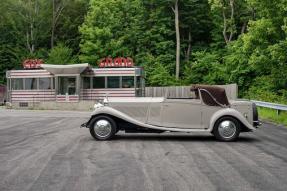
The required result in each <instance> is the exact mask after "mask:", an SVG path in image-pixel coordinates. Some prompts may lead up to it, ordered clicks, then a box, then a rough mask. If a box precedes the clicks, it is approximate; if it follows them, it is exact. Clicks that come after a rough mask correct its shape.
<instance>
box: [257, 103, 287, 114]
mask: <svg viewBox="0 0 287 191" xmlns="http://www.w3.org/2000/svg"><path fill="white" fill-rule="evenodd" d="M251 101H252V102H254V103H255V104H256V105H257V106H259V107H264V108H269V109H274V110H276V111H277V115H279V114H280V112H281V111H287V105H283V104H278V103H270V102H264V101H257V100H251Z"/></svg>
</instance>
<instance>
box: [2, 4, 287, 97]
mask: <svg viewBox="0 0 287 191" xmlns="http://www.w3.org/2000/svg"><path fill="white" fill-rule="evenodd" d="M53 2H54V7H53ZM176 2H177V3H178V25H179V28H178V29H179V37H180V39H178V41H177V40H176V23H177V22H175V12H174V8H175V3H176ZM286 5H287V1H286V0H275V1H269V0H241V1H238V0H176V1H175V0H168V1H167V0H53V1H45V0H25V1H24V0H2V1H1V5H0V11H1V15H0V32H1V36H0V76H1V77H0V83H4V81H5V71H6V70H9V69H12V68H20V67H21V62H22V61H23V60H24V59H26V58H42V59H44V61H45V62H46V63H54V64H61V63H65V64H66V63H75V62H80V61H81V62H88V63H90V64H92V65H94V66H96V65H97V63H98V62H99V60H100V59H101V58H103V57H107V56H112V57H117V56H123V57H124V56H129V57H132V58H133V59H134V61H135V63H136V65H138V66H143V67H144V68H145V71H146V84H147V85H152V86H167V85H189V84H191V83H208V84H225V83H237V84H238V85H239V90H240V91H239V92H240V96H243V97H249V98H254V99H261V100H266V101H278V102H286V100H287V99H286V98H287V90H286V87H287V75H286V73H287V56H286V55H287V54H286V50H287V19H286V15H287V9H286V7H287V6H286ZM57 10H61V11H60V12H57ZM53 13H54V14H53ZM55 13H56V14H55ZM58 13H59V14H58ZM56 17H57V19H56ZM53 19H54V21H53ZM55 21H56V22H55ZM52 39H54V40H53V43H52ZM178 42H180V47H179V49H180V52H179V60H180V66H179V68H180V70H179V79H178V80H176V49H177V48H178V47H177V46H176V45H177V44H178ZM52 44H55V45H56V46H55V47H53V48H52V49H51V45H52Z"/></svg>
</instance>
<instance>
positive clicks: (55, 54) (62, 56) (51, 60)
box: [45, 43, 77, 64]
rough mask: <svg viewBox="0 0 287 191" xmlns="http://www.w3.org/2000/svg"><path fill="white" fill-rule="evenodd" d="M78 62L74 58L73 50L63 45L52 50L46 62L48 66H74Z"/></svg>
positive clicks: (60, 44)
mask: <svg viewBox="0 0 287 191" xmlns="http://www.w3.org/2000/svg"><path fill="white" fill-rule="evenodd" d="M76 62H77V59H76V57H75V56H73V50H72V49H71V48H68V47H66V46H65V45H64V44H62V43H59V44H58V45H57V46H55V47H54V48H52V49H51V50H50V52H49V56H48V58H47V60H46V61H45V63H47V64H74V63H76Z"/></svg>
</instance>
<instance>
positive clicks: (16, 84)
mask: <svg viewBox="0 0 287 191" xmlns="http://www.w3.org/2000/svg"><path fill="white" fill-rule="evenodd" d="M11 85H12V90H23V79H22V78H15V79H12V84H11Z"/></svg>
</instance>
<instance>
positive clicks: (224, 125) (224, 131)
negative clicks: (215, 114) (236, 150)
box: [218, 120, 236, 139]
mask: <svg viewBox="0 0 287 191" xmlns="http://www.w3.org/2000/svg"><path fill="white" fill-rule="evenodd" d="M218 133H219V135H220V136H221V137H224V138H226V139H229V138H231V137H233V136H234V135H235V133H236V125H235V124H234V122H233V121H229V120H225V121H222V122H221V123H220V124H219V126H218Z"/></svg>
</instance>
